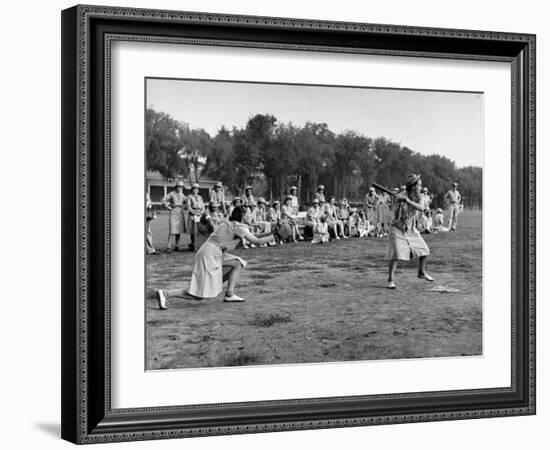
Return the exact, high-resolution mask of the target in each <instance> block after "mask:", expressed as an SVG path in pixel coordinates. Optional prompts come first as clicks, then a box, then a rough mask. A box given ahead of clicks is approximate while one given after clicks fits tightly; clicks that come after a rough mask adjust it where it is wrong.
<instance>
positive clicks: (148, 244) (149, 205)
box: [145, 192, 158, 255]
mask: <svg viewBox="0 0 550 450" xmlns="http://www.w3.org/2000/svg"><path fill="white" fill-rule="evenodd" d="M145 210H146V214H145V228H146V232H147V236H146V238H145V250H146V252H147V254H148V255H157V254H158V252H157V251H156V250H155V247H154V246H153V233H151V222H152V221H153V220H155V219H156V218H157V214H156V213H155V211H153V202H151V196H150V195H149V193H148V192H147V193H146V194H145Z"/></svg>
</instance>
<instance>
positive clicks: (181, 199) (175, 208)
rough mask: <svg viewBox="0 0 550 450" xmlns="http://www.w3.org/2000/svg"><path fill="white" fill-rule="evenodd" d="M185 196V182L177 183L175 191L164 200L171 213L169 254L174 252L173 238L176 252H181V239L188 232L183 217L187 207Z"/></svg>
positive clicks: (163, 202)
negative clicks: (185, 206)
mask: <svg viewBox="0 0 550 450" xmlns="http://www.w3.org/2000/svg"><path fill="white" fill-rule="evenodd" d="M185 200H186V198H185V194H184V193H183V181H178V182H176V186H174V190H173V191H170V192H169V193H168V194H166V196H165V197H164V198H163V199H162V205H163V206H164V207H165V208H166V209H167V210H168V211H170V216H169V218H168V248H167V249H166V251H167V252H171V251H172V237H173V238H174V240H175V247H174V248H175V250H176V251H180V250H181V249H180V248H179V243H180V237H181V235H182V234H183V233H185V232H186V227H185V218H184V216H183V208H184V205H185Z"/></svg>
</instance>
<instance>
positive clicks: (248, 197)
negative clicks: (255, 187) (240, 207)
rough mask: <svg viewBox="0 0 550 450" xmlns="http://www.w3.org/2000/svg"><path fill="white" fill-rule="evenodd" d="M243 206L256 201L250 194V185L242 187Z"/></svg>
mask: <svg viewBox="0 0 550 450" xmlns="http://www.w3.org/2000/svg"><path fill="white" fill-rule="evenodd" d="M243 203H244V206H250V205H252V203H256V199H255V198H254V196H253V195H252V186H247V187H245V188H244V198H243Z"/></svg>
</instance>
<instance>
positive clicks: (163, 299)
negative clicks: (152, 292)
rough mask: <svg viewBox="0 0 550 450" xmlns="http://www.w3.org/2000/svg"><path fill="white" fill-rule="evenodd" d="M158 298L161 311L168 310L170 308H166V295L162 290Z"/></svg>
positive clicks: (159, 291)
mask: <svg viewBox="0 0 550 450" xmlns="http://www.w3.org/2000/svg"><path fill="white" fill-rule="evenodd" d="M157 298H158V302H159V309H168V307H167V306H166V294H165V293H164V291H163V290H162V289H159V290H158V291H157Z"/></svg>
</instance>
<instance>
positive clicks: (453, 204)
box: [444, 182, 462, 231]
mask: <svg viewBox="0 0 550 450" xmlns="http://www.w3.org/2000/svg"><path fill="white" fill-rule="evenodd" d="M444 199H445V208H446V209H447V211H448V212H449V226H448V228H449V229H450V230H451V231H455V230H456V225H457V222H458V214H459V213H460V202H461V201H462V195H460V192H458V183H457V182H454V183H453V185H452V188H451V189H450V190H449V191H447V193H446V194H445V197H444Z"/></svg>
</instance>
